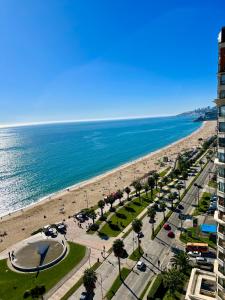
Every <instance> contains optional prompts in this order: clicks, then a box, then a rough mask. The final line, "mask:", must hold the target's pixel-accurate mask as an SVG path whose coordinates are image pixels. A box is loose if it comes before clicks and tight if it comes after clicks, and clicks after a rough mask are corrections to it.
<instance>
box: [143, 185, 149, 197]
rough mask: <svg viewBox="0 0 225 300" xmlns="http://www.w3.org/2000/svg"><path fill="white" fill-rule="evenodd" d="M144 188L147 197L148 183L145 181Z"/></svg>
mask: <svg viewBox="0 0 225 300" xmlns="http://www.w3.org/2000/svg"><path fill="white" fill-rule="evenodd" d="M144 190H145V194H146V197H148V190H149V185H148V183H147V182H145V184H144Z"/></svg>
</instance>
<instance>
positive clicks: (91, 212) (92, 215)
mask: <svg viewBox="0 0 225 300" xmlns="http://www.w3.org/2000/svg"><path fill="white" fill-rule="evenodd" d="M87 215H88V217H89V218H91V219H92V222H93V224H94V223H95V219H96V218H97V215H96V212H95V210H94V209H93V208H90V209H89V210H88V212H87Z"/></svg>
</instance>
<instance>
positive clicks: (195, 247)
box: [186, 243, 209, 252]
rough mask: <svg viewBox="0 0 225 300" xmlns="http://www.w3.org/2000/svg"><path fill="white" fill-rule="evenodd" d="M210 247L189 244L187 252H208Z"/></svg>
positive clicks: (200, 244)
mask: <svg viewBox="0 0 225 300" xmlns="http://www.w3.org/2000/svg"><path fill="white" fill-rule="evenodd" d="M208 250H209V245H208V244H207V243H187V244H186V252H189V251H192V252H194V251H198V252H208Z"/></svg>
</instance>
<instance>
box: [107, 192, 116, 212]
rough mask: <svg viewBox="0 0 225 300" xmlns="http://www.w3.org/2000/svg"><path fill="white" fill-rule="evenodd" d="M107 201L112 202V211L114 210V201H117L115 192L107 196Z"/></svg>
mask: <svg viewBox="0 0 225 300" xmlns="http://www.w3.org/2000/svg"><path fill="white" fill-rule="evenodd" d="M105 201H106V203H109V204H110V209H109V210H110V211H113V203H114V202H115V197H114V195H113V194H110V195H109V196H108V197H107V198H106V200H105Z"/></svg>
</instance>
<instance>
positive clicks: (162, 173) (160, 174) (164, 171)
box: [159, 167, 170, 177]
mask: <svg viewBox="0 0 225 300" xmlns="http://www.w3.org/2000/svg"><path fill="white" fill-rule="evenodd" d="M169 170H170V167H168V168H166V169H165V170H163V171H162V172H161V173H159V176H160V177H164V176H165V175H166V174H167V173H168V172H169Z"/></svg>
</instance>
